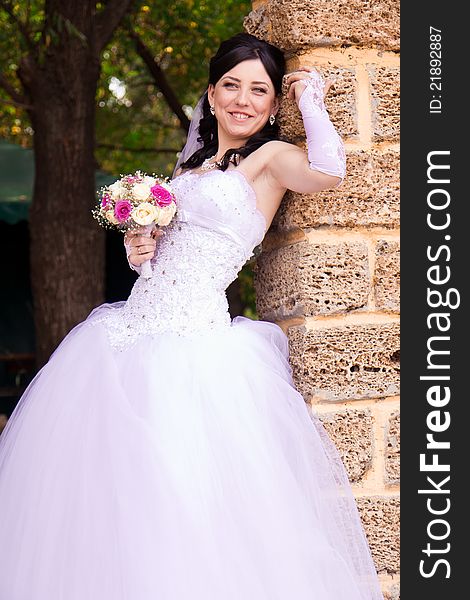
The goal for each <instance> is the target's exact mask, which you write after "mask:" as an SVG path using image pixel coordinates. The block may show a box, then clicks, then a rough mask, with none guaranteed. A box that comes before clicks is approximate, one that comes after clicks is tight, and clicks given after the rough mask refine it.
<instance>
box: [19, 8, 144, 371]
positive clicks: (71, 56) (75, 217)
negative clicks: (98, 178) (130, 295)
mask: <svg viewBox="0 0 470 600" xmlns="http://www.w3.org/2000/svg"><path fill="white" fill-rule="evenodd" d="M132 1H133V0H108V1H107V3H106V5H105V7H104V9H102V10H101V12H97V9H96V6H95V5H96V2H95V1H94V0H81V1H80V2H70V0H46V2H45V20H44V28H43V34H42V37H41V40H40V41H39V42H37V43H36V42H33V41H32V40H29V41H28V47H29V49H30V53H29V54H26V55H24V56H23V58H22V60H21V62H20V67H19V69H18V77H19V78H20V80H21V84H22V87H23V90H24V92H25V99H26V100H27V106H28V112H29V115H30V118H31V123H32V126H33V129H34V155H35V179H34V193H33V202H32V206H31V210H30V220H29V225H30V240H31V285H32V291H33V298H34V318H35V328H36V359H37V367H38V368H40V367H41V366H43V365H44V363H45V362H47V360H48V358H49V356H50V354H51V353H52V352H53V351H54V349H55V348H56V347H57V345H58V343H59V342H60V341H61V340H62V338H63V337H64V336H65V335H66V334H67V333H68V332H69V331H70V329H71V328H72V327H73V326H74V325H76V324H77V323H79V322H80V321H82V320H83V319H84V318H85V317H86V316H87V315H88V314H89V312H90V310H91V309H92V308H93V307H95V306H96V305H97V304H100V303H101V302H102V301H103V300H104V266H105V265H104V261H105V235H104V231H103V230H101V229H100V227H99V226H98V224H97V222H96V221H95V220H94V219H93V218H92V215H91V209H92V208H93V206H94V204H95V176H94V170H95V166H94V164H95V161H94V146H95V143H94V142H95V140H94V131H95V95H96V87H97V83H98V78H99V74H100V62H101V52H102V50H103V48H104V46H105V45H106V44H107V43H108V41H109V40H110V38H111V36H112V34H113V32H114V30H115V29H116V27H117V26H118V24H119V22H120V21H121V20H122V18H123V17H124V15H125V13H126V12H127V11H128V10H129V8H130V6H131V4H132ZM23 33H24V32H23Z"/></svg>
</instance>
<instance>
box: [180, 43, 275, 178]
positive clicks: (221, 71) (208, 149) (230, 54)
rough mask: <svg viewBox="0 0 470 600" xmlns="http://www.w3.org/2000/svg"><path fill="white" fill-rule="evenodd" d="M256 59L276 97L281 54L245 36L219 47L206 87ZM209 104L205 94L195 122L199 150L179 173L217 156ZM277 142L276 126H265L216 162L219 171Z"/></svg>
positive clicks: (215, 134) (212, 117)
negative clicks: (199, 118)
mask: <svg viewBox="0 0 470 600" xmlns="http://www.w3.org/2000/svg"><path fill="white" fill-rule="evenodd" d="M258 58H259V59H260V60H261V62H262V63H263V65H264V68H265V69H266V71H267V73H268V75H269V78H270V79H271V81H272V84H273V86H274V90H275V92H276V95H280V94H281V91H282V77H283V75H284V73H285V70H286V62H285V58H284V54H283V53H282V51H281V50H279V48H276V47H275V46H273V45H272V44H269V43H268V42H265V41H263V40H259V39H258V38H256V37H255V36H254V35H250V34H249V33H237V34H236V35H234V36H233V37H231V38H230V39H228V40H225V42H222V43H221V44H220V47H219V49H218V50H217V52H216V54H215V55H214V56H213V57H212V58H211V60H210V66H209V82H208V83H209V84H213V85H215V84H216V83H217V82H218V81H219V79H220V78H221V77H223V75H225V73H227V71H230V70H231V69H233V67H235V66H236V65H238V63H241V62H242V61H244V60H253V59H258ZM209 108H210V107H209V100H208V97H207V93H206V94H205V97H204V101H203V107H202V111H203V112H202V117H201V120H200V122H199V137H198V140H199V141H200V142H202V143H203V146H202V148H200V149H199V150H197V151H196V152H194V154H192V155H191V156H190V157H189V158H188V160H186V161H185V162H183V163H182V164H181V168H182V169H194V168H196V167H198V166H199V165H201V164H202V163H203V161H204V160H205V159H206V158H209V157H211V156H213V155H214V154H215V153H216V152H217V148H218V145H219V139H218V133H217V119H216V118H215V116H214V115H212V114H211V112H210V110H209ZM277 139H279V125H278V124H277V122H276V121H275V122H274V124H273V125H271V124H270V123H269V120H268V121H267V122H266V124H265V126H264V127H263V128H262V129H261V131H258V132H257V133H255V134H254V135H253V136H251V138H250V139H249V140H248V141H247V142H246V144H245V145H244V146H242V147H241V148H230V149H229V150H227V152H226V153H225V154H224V156H223V157H222V159H221V160H220V165H221V166H220V169H221V170H222V171H225V170H226V169H227V167H228V165H229V163H230V162H232V163H233V164H235V165H238V163H239V162H240V156H241V157H243V158H245V157H246V156H248V155H249V154H251V153H252V152H254V151H255V150H256V149H257V148H259V147H260V146H262V145H263V144H265V143H266V142H268V141H270V140H277Z"/></svg>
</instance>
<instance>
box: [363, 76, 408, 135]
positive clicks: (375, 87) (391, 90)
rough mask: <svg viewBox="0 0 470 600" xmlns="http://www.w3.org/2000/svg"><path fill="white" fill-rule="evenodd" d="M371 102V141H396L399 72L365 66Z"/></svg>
mask: <svg viewBox="0 0 470 600" xmlns="http://www.w3.org/2000/svg"><path fill="white" fill-rule="evenodd" d="M367 71H368V73H369V80H370V88H371V90H370V92H371V102H372V128H373V134H372V140H373V141H374V142H382V141H393V142H396V141H398V139H399V137H400V70H399V68H398V67H386V66H380V65H367Z"/></svg>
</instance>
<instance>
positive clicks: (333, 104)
mask: <svg viewBox="0 0 470 600" xmlns="http://www.w3.org/2000/svg"><path fill="white" fill-rule="evenodd" d="M308 64H309V65H311V66H313V67H315V68H316V69H317V70H318V72H319V73H320V74H321V76H322V77H323V78H324V79H326V78H327V77H336V82H335V85H334V86H332V87H331V88H330V89H329V90H328V94H327V95H326V98H325V106H326V109H327V111H328V114H329V115H330V119H331V122H332V123H333V124H334V126H335V127H336V129H337V131H338V133H339V134H340V135H341V136H342V137H348V138H351V139H355V138H357V137H358V124H357V110H356V74H355V71H354V69H352V68H350V69H348V68H346V67H337V68H335V67H333V66H332V67H327V66H326V65H316V64H315V62H314V61H309V63H308ZM277 119H278V122H279V125H280V128H281V136H282V137H283V139H286V140H287V141H289V142H296V141H298V140H304V139H305V130H304V126H303V122H302V115H301V114H300V111H299V109H298V107H297V104H296V103H295V102H294V101H293V100H288V99H287V98H286V97H285V95H284V96H283V100H282V102H281V106H280V108H279V112H278V113H277Z"/></svg>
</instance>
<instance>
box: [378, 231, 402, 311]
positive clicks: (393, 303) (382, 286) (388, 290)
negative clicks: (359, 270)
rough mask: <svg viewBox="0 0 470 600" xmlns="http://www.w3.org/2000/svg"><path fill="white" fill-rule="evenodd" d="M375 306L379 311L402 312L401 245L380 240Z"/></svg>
mask: <svg viewBox="0 0 470 600" xmlns="http://www.w3.org/2000/svg"><path fill="white" fill-rule="evenodd" d="M375 255H376V263H375V275H374V280H375V286H374V290H375V305H376V308H377V309H379V310H390V311H394V312H397V313H398V312H400V244H399V242H395V241H389V240H379V241H378V243H377V247H376V249H375Z"/></svg>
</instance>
